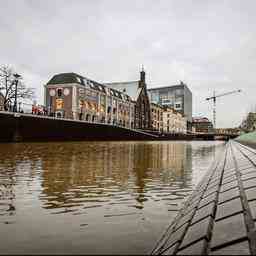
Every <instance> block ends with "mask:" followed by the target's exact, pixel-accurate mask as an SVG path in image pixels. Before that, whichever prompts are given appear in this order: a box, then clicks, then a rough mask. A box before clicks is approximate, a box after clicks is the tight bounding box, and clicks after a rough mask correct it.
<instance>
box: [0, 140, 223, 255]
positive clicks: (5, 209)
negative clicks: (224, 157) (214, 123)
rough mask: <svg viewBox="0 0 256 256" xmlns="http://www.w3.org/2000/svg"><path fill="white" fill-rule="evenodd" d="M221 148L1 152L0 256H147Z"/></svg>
mask: <svg viewBox="0 0 256 256" xmlns="http://www.w3.org/2000/svg"><path fill="white" fill-rule="evenodd" d="M223 146H224V142H217V141H161V142H159V141H154V142H152V141H150V142H58V143H18V144H0V236H1V245H0V248H1V253H5V254H7V253H24V254H27V253H69V254H71V253H73V254H76V253H81V254H86V253H88V254H94V253H95V254H145V253H149V252H150V250H151V249H152V247H153V245H154V244H155V243H156V241H157V240H158V239H159V237H160V236H161V234H162V233H163V231H164V230H165V228H166V227H167V226H168V224H170V223H171V222H172V220H173V218H174V217H175V215H176V214H177V211H178V210H179V209H180V207H181V206H182V202H184V198H185V197H186V196H187V195H190V194H191V192H192V190H193V188H195V186H196V185H197V184H198V182H199V181H200V179H201V178H202V177H203V175H204V174H205V173H206V171H207V170H208V168H209V167H210V165H211V163H212V161H213V159H214V157H215V156H216V155H217V154H218V151H220V149H221V148H222V147H223Z"/></svg>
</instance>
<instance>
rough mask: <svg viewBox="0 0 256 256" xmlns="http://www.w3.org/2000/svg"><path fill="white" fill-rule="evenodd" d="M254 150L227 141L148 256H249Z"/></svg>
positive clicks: (252, 248) (254, 236) (252, 249)
mask: <svg viewBox="0 0 256 256" xmlns="http://www.w3.org/2000/svg"><path fill="white" fill-rule="evenodd" d="M255 221H256V150H253V149H251V148H249V147H246V146H244V145H242V144H240V143H237V142H234V141H230V142H228V143H227V144H226V147H225V149H224V150H223V152H222V153H221V156H220V158H219V159H218V161H216V162H215V163H214V164H213V165H212V167H211V168H210V170H209V172H208V173H207V174H206V176H205V177H204V178H203V180H202V181H201V182H200V184H199V185H198V186H197V188H196V190H195V191H194V192H193V194H192V195H191V196H190V197H189V199H188V200H187V201H186V203H185V205H184V207H183V209H182V210H181V211H180V212H179V214H178V215H177V217H176V218H175V220H174V221H173V222H172V224H171V225H170V226H169V227H168V228H167V229H166V231H165V232H164V234H163V236H162V237H161V238H160V240H159V241H158V242H157V244H156V245H155V247H154V249H153V250H152V252H151V254H153V255H156V254H163V255H166V254H167V255H170V254H174V255H176V254H177V255H255V254H256V230H255Z"/></svg>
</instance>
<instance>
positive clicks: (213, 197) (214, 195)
mask: <svg viewBox="0 0 256 256" xmlns="http://www.w3.org/2000/svg"><path fill="white" fill-rule="evenodd" d="M216 199H217V192H215V193H212V194H210V195H209V196H207V197H206V198H203V199H202V200H201V201H200V203H199V205H198V209H200V208H201V207H204V206H205V205H207V204H209V203H211V202H213V201H216Z"/></svg>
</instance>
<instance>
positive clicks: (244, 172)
mask: <svg viewBox="0 0 256 256" xmlns="http://www.w3.org/2000/svg"><path fill="white" fill-rule="evenodd" d="M239 172H240V173H241V175H242V177H243V175H245V174H247V173H253V172H255V173H256V167H252V168H248V169H245V170H239Z"/></svg>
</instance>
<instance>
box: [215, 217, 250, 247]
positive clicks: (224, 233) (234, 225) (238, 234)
mask: <svg viewBox="0 0 256 256" xmlns="http://www.w3.org/2000/svg"><path fill="white" fill-rule="evenodd" d="M246 236H247V233H246V227H245V223H244V216H243V214H241V213H240V214H237V215H234V216H232V217H229V218H226V219H223V220H220V221H217V222H215V223H214V226H213V231H212V239H211V248H214V247H217V246H220V245H224V244H226V243H229V242H232V241H234V240H236V239H240V238H244V237H246Z"/></svg>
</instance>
